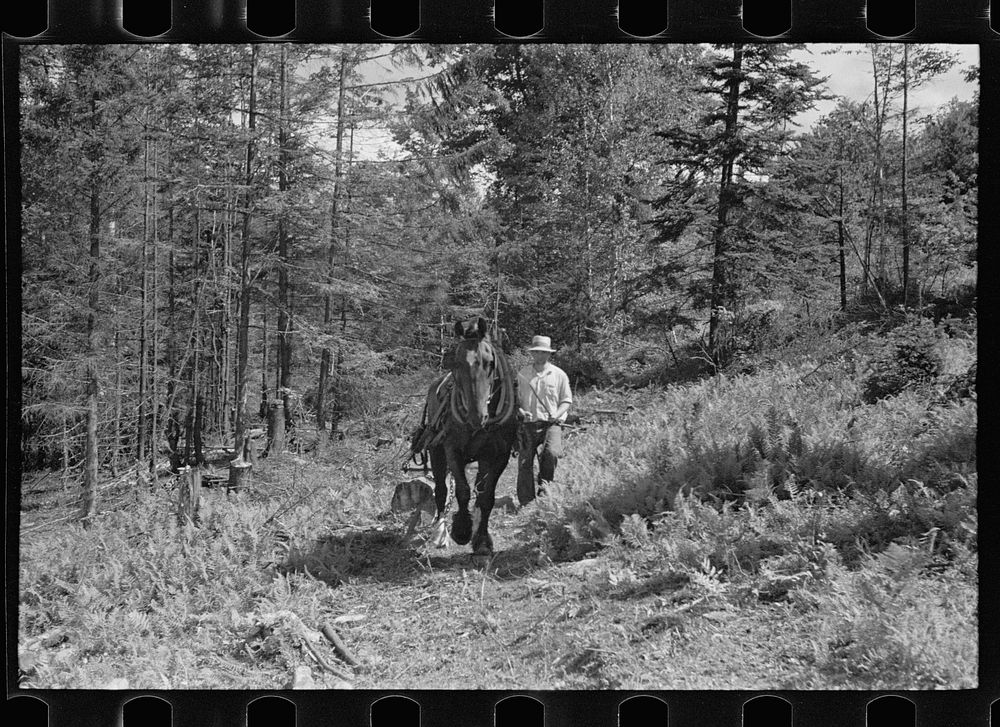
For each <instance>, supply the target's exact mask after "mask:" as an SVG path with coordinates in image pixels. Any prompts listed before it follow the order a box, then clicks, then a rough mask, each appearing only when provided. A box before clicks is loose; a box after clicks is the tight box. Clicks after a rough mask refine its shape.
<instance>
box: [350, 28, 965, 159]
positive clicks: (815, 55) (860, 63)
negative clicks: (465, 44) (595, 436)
mask: <svg viewBox="0 0 1000 727" xmlns="http://www.w3.org/2000/svg"><path fill="white" fill-rule="evenodd" d="M935 47H938V48H941V49H945V50H948V51H951V52H954V53H955V54H956V55H957V56H958V59H959V60H958V63H957V64H956V66H955V67H954V68H953V69H952V70H951V71H949V72H948V73H946V74H943V75H941V76H940V77H938V78H935V79H933V80H932V81H930V82H928V83H927V84H926V85H925V86H923V87H921V88H919V89H917V90H916V91H915V92H914V93H912V94H911V95H910V99H909V105H910V108H911V109H913V114H914V116H920V115H923V114H926V113H928V112H930V111H932V110H933V109H935V108H938V107H940V106H943V105H945V104H947V103H948V102H949V101H950V100H951V99H952V98H958V99H959V100H963V101H968V100H971V99H972V97H973V94H974V92H975V90H976V84H975V83H968V82H967V81H966V80H965V79H964V78H963V74H964V72H965V70H966V69H967V68H968V67H969V66H978V65H979V47H978V46H977V45H974V44H965V45H957V44H953V45H947V44H935ZM849 51H854V52H853V53H851V52H849ZM858 51H861V52H860V53H859V52H858ZM792 55H793V57H795V58H796V60H801V61H802V62H805V63H808V64H809V65H811V66H812V67H813V68H815V69H816V71H817V72H818V73H819V75H821V76H826V77H827V88H828V90H829V91H830V93H831V94H833V95H835V96H844V97H847V98H849V99H851V100H854V101H863V100H865V99H866V98H868V97H869V96H870V95H871V93H872V84H873V81H872V73H871V57H870V56H869V55H868V54H867V49H866V48H865V46H864V44H860V43H858V44H831V43H809V44H806V47H805V48H804V49H803V50H800V51H794V52H793V54H792ZM362 71H363V75H364V77H365V80H366V82H369V83H371V82H377V81H380V80H386V81H388V80H397V79H400V78H405V77H414V76H421V75H424V74H425V73H427V71H426V70H424V71H419V70H418V71H407V70H393V69H391V68H390V67H389V66H388V63H386V62H382V63H377V62H376V63H372V64H371V66H370V67H368V68H364V69H362ZM836 103H837V101H836V100H835V99H833V100H829V101H822V102H820V103H818V104H817V105H816V107H815V108H814V109H812V110H811V111H808V112H806V113H804V114H802V115H800V116H799V117H798V118H797V119H796V123H798V124H799V125H800V127H801V129H802V130H806V129H808V128H809V126H811V125H812V124H813V123H814V122H815V121H816V120H817V119H819V118H820V117H822V116H824V115H825V114H827V113H829V112H830V111H832V110H833V108H834V106H836ZM399 151H400V150H399V148H398V147H396V146H395V144H393V143H392V141H391V139H390V138H389V136H388V133H387V132H382V133H374V132H373V133H359V134H357V135H356V136H355V152H356V153H357V155H358V156H360V157H361V158H370V159H375V158H378V157H379V156H380V155H382V154H384V155H386V156H388V157H393V156H396V155H398V154H399Z"/></svg>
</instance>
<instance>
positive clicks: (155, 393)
mask: <svg viewBox="0 0 1000 727" xmlns="http://www.w3.org/2000/svg"><path fill="white" fill-rule="evenodd" d="M156 162H157V160H156V144H155V143H154V144H153V178H154V179H156V178H157V174H158V165H157V163H156ZM157 199H158V197H157V194H156V190H155V188H154V190H153V289H152V299H153V301H152V307H153V345H152V348H151V350H150V359H151V366H150V370H151V371H150V372H151V374H152V380H151V382H150V385H151V389H152V391H151V392H150V393H151V395H152V396H151V401H152V405H151V406H150V419H151V420H152V421H151V422H150V435H149V471H150V474H151V475H152V476H153V477H154V478H155V477H156V455H157V453H158V452H157V450H158V449H159V446H160V432H159V417H158V416H157V411H158V408H157V402H158V401H159V398H158V397H159V376H158V373H157V372H158V371H159V367H158V366H157V358H158V356H159V351H160V341H159V338H158V335H159V315H158V311H159V290H160V288H159V283H160V278H159V272H158V268H159V264H160V260H159V254H158V248H159V229H160V228H159V221H158V219H157V218H158V212H159V205H158V204H157Z"/></svg>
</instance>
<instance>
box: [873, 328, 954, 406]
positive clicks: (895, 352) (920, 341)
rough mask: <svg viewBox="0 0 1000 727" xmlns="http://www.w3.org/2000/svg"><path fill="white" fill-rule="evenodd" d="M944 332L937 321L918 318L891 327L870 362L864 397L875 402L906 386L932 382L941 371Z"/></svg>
mask: <svg viewBox="0 0 1000 727" xmlns="http://www.w3.org/2000/svg"><path fill="white" fill-rule="evenodd" d="M940 338H941V335H940V333H939V331H938V330H937V329H936V328H935V326H934V324H933V323H931V322H930V321H927V320H925V319H918V320H915V321H913V322H910V323H906V324H903V325H901V326H899V327H897V328H895V329H894V330H892V331H891V332H890V333H889V334H888V336H887V337H886V342H885V344H884V345H883V346H882V347H881V349H880V350H879V351H877V352H876V354H875V356H874V357H873V359H872V360H871V361H870V363H869V371H868V374H867V375H866V376H865V379H864V383H863V387H862V389H863V393H862V398H863V400H864V401H865V402H866V403H869V404H873V403H875V402H876V401H878V400H880V399H884V398H886V397H890V396H896V395H897V394H899V393H901V392H902V391H904V390H905V389H908V388H911V387H919V386H922V385H925V384H928V383H930V382H931V381H933V380H934V378H935V376H936V375H937V374H938V372H939V369H940V366H941V355H940V353H939V351H938V350H937V348H938V344H939V342H940Z"/></svg>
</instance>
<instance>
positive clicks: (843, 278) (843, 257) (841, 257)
mask: <svg viewBox="0 0 1000 727" xmlns="http://www.w3.org/2000/svg"><path fill="white" fill-rule="evenodd" d="M837 260H838V262H839V263H840V310H842V311H846V310H847V254H846V250H845V247H844V170H843V169H841V170H840V204H839V217H838V219H837Z"/></svg>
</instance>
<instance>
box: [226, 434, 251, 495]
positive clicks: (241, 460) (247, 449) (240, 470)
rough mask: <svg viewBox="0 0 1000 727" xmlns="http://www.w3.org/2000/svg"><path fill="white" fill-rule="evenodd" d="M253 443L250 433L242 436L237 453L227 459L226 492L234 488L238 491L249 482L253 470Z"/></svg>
mask: <svg viewBox="0 0 1000 727" xmlns="http://www.w3.org/2000/svg"><path fill="white" fill-rule="evenodd" d="M253 455H254V452H253V445H252V444H251V439H250V435H249V434H246V435H244V437H243V446H242V447H240V451H239V454H237V455H236V457H235V458H234V459H232V460H230V461H229V481H228V482H227V483H226V494H227V495H228V494H229V493H230V492H233V491H234V490H235V491H236V492H239V491H240V489H241V488H243V487H245V486H246V485H248V484H250V475H251V473H252V472H253V459H254V456H253Z"/></svg>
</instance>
